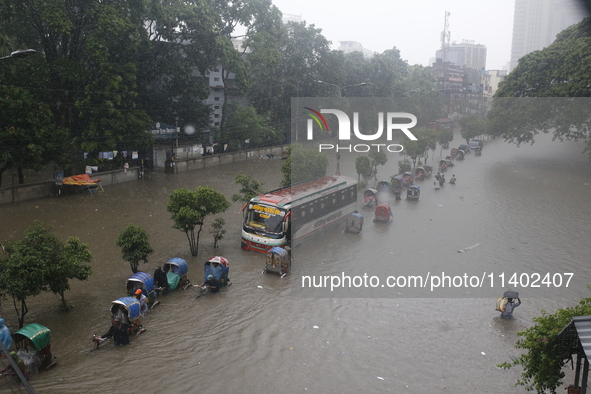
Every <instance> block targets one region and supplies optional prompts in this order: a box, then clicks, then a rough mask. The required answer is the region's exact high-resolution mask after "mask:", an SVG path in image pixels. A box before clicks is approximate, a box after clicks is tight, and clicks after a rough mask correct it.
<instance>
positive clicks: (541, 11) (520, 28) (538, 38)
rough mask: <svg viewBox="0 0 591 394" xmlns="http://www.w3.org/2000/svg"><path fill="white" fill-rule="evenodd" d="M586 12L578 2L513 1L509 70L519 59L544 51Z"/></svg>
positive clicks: (548, 0) (558, 0)
mask: <svg viewBox="0 0 591 394" xmlns="http://www.w3.org/2000/svg"><path fill="white" fill-rule="evenodd" d="M585 16H587V12H586V10H585V9H584V7H582V5H581V1H579V0H515V11H514V15H513V39H512V43H511V61H510V70H513V69H514V68H515V67H517V63H518V61H519V59H520V58H521V57H523V56H524V55H527V54H528V53H530V52H533V51H537V50H540V49H544V48H545V47H547V46H548V45H550V44H552V42H554V39H555V38H556V35H557V34H558V33H560V32H561V31H562V30H564V29H566V28H567V27H569V26H571V25H573V24H575V23H578V22H580V21H581V20H582V19H583V18H584V17H585Z"/></svg>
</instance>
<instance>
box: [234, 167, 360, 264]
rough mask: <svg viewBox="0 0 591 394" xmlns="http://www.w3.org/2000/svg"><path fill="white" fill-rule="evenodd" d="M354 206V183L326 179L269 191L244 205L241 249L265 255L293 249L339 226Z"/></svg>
mask: <svg viewBox="0 0 591 394" xmlns="http://www.w3.org/2000/svg"><path fill="white" fill-rule="evenodd" d="M356 205H357V181H356V180H355V179H353V178H349V177H346V176H342V175H338V176H327V177H323V178H318V179H315V180H312V181H310V182H305V183H301V184H297V185H293V186H288V187H284V188H281V189H277V190H272V191H270V192H268V193H265V194H261V195H259V196H257V197H254V198H253V199H251V200H250V202H248V203H247V204H245V205H244V208H243V212H244V222H243V225H242V248H243V249H247V250H254V251H257V252H267V251H268V250H269V249H271V248H272V247H274V246H285V245H289V246H292V247H293V246H295V245H298V244H301V243H303V242H306V241H307V240H309V239H310V238H312V237H317V236H318V235H320V234H323V233H325V232H327V231H329V230H331V229H333V228H335V227H338V226H339V225H340V224H341V223H343V224H344V223H345V219H346V217H347V216H348V215H349V214H351V213H353V212H354V211H355V209H356Z"/></svg>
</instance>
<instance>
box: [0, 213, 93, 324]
mask: <svg viewBox="0 0 591 394" xmlns="http://www.w3.org/2000/svg"><path fill="white" fill-rule="evenodd" d="M91 258H92V255H91V253H90V252H89V250H88V246H87V245H86V244H83V243H81V242H80V240H79V239H78V238H74V237H70V238H68V240H67V241H66V242H65V243H64V242H62V241H61V240H60V239H59V238H58V236H57V235H56V234H54V233H52V232H50V231H49V230H47V229H46V228H44V227H43V225H42V224H41V222H35V223H34V224H33V225H32V226H31V228H30V229H28V230H26V231H25V235H24V236H23V238H22V239H20V240H18V241H16V242H13V243H11V244H8V245H7V246H6V249H5V253H4V254H3V255H0V292H1V293H3V294H5V295H7V296H9V297H11V298H12V299H13V303H14V309H15V312H16V315H17V318H18V322H19V328H22V327H23V326H24V320H25V315H26V314H27V313H28V311H29V309H28V308H27V299H28V298H29V297H35V296H37V295H39V294H40V293H41V292H47V291H51V292H53V293H55V294H58V295H59V296H60V299H61V303H62V306H63V307H64V308H65V309H69V307H70V305H68V304H67V302H66V300H65V297H64V293H65V291H67V290H69V289H70V286H69V280H70V279H78V280H86V279H87V278H88V277H89V276H90V274H91V272H92V271H91V268H90V266H88V265H85V264H83V263H88V262H90V260H91Z"/></svg>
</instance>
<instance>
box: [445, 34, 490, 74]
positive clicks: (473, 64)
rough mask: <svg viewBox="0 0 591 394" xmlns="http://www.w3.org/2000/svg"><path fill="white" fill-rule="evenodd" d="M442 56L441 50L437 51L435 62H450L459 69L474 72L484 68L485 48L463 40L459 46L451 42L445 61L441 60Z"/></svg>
mask: <svg viewBox="0 0 591 394" xmlns="http://www.w3.org/2000/svg"><path fill="white" fill-rule="evenodd" d="M443 55H444V53H443V49H439V50H438V51H437V52H436V54H435V57H436V59H437V60H438V59H441V61H443V62H444V63H445V62H450V63H452V64H455V65H456V66H460V67H466V68H473V69H475V70H484V69H485V68H486V46H484V45H481V44H475V43H474V41H469V40H463V41H462V42H461V43H460V44H457V43H455V42H453V43H452V44H451V45H449V47H447V51H446V53H445V56H446V58H445V59H443ZM437 60H436V61H437Z"/></svg>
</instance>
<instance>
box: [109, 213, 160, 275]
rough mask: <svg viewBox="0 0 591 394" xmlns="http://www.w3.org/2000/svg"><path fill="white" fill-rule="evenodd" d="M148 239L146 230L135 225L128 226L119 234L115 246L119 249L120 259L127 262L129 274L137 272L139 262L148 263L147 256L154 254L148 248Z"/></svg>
mask: <svg viewBox="0 0 591 394" xmlns="http://www.w3.org/2000/svg"><path fill="white" fill-rule="evenodd" d="M149 241H150V237H149V235H148V233H147V231H146V230H144V229H143V228H142V227H140V226H136V225H135V224H128V225H127V227H125V229H124V230H123V231H122V232H121V233H120V234H119V237H118V238H117V246H119V247H120V248H121V257H123V260H125V261H128V262H129V266H130V267H131V272H133V273H134V274H135V273H136V272H137V271H138V265H139V263H140V261H142V260H143V261H144V264H145V263H147V262H148V256H149V255H151V254H152V253H154V249H152V247H151V246H150V242H149Z"/></svg>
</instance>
